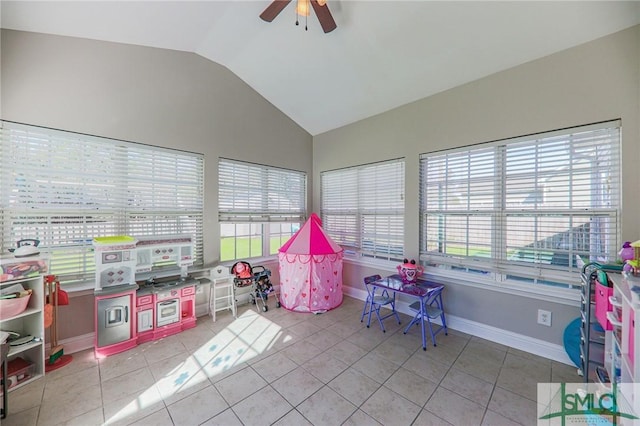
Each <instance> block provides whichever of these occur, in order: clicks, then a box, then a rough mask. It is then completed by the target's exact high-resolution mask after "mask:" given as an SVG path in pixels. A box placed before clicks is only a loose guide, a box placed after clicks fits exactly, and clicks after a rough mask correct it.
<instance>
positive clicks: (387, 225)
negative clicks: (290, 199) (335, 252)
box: [321, 160, 404, 259]
mask: <svg viewBox="0 0 640 426" xmlns="http://www.w3.org/2000/svg"><path fill="white" fill-rule="evenodd" d="M321 197H322V209H321V214H322V221H323V227H324V229H325V230H326V231H327V233H328V234H329V235H330V236H331V238H332V239H334V240H335V241H336V242H337V243H338V244H340V245H342V246H345V247H353V248H356V249H358V250H359V251H360V252H361V254H362V255H364V256H372V257H380V258H385V259H398V258H402V257H403V253H404V160H391V161H386V162H381V163H374V164H366V165H361V166H357V167H350V168H346V169H340V170H332V171H326V172H322V173H321Z"/></svg>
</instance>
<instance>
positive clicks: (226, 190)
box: [218, 158, 307, 261]
mask: <svg viewBox="0 0 640 426" xmlns="http://www.w3.org/2000/svg"><path fill="white" fill-rule="evenodd" d="M218 174H219V179H218V215H219V220H220V260H221V261H227V260H234V259H246V258H250V257H260V256H267V255H272V254H277V253H278V249H279V248H280V247H282V245H283V244H284V243H285V242H287V240H288V239H289V238H290V237H291V236H292V235H293V234H294V233H295V232H296V231H297V230H298V229H299V228H300V225H301V224H302V222H303V221H304V220H305V217H306V200H307V175H306V173H304V172H298V171H295V170H287V169H280V168H276V167H269V166H264V165H260V164H252V163H245V162H240V161H234V160H227V159H222V158H221V159H220V161H219V163H218Z"/></svg>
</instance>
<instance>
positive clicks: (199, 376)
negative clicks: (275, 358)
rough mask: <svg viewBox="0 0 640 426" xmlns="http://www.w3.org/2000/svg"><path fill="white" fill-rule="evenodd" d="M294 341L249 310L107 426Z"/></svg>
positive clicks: (132, 402) (115, 416)
mask: <svg viewBox="0 0 640 426" xmlns="http://www.w3.org/2000/svg"><path fill="white" fill-rule="evenodd" d="M291 339H292V337H291V336H288V335H286V333H284V332H283V331H282V327H280V326H279V325H278V324H276V323H274V322H273V321H270V320H268V319H266V318H265V317H263V316H262V315H260V314H258V313H256V312H254V311H246V312H245V313H243V314H242V315H240V316H239V317H238V318H237V319H235V320H234V321H233V322H232V323H231V324H229V325H228V326H227V327H226V328H224V329H222V330H221V331H219V332H218V333H217V334H216V335H215V336H213V337H212V338H211V339H210V340H209V341H207V342H206V343H205V344H204V345H202V346H200V347H199V348H198V349H196V350H195V351H194V352H193V354H191V355H189V356H188V357H187V358H186V359H185V360H183V361H182V362H180V363H179V364H178V365H176V366H175V367H174V368H173V369H172V370H171V371H169V372H168V373H167V374H166V375H165V376H164V377H162V378H161V379H160V380H158V381H156V383H155V388H149V389H147V390H145V391H144V392H142V393H141V394H139V395H138V396H137V397H136V398H135V399H134V400H132V401H131V402H130V403H129V404H127V405H126V406H124V407H122V408H121V409H120V410H119V411H118V412H117V413H116V414H115V415H113V416H111V417H110V418H109V419H108V420H107V421H106V422H105V424H113V423H115V422H119V421H121V420H123V419H125V418H128V417H131V416H134V415H135V414H136V413H137V412H139V411H143V410H145V409H147V408H150V407H152V406H153V405H155V404H157V403H159V402H161V401H162V400H163V399H164V400H166V399H168V398H170V397H171V396H173V395H176V394H179V393H180V392H185V391H187V390H191V388H193V387H195V386H202V387H205V386H207V385H208V383H207V382H208V380H209V378H211V377H214V376H216V375H219V374H222V373H225V372H227V371H229V370H230V369H231V368H233V367H235V366H238V365H240V364H242V363H243V362H247V361H249V360H250V359H252V358H254V357H256V356H258V355H261V354H263V353H264V352H266V351H268V350H269V349H271V348H272V347H273V346H274V345H275V344H276V343H278V342H281V343H286V342H288V341H290V340H291Z"/></svg>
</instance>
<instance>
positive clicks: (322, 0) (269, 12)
mask: <svg viewBox="0 0 640 426" xmlns="http://www.w3.org/2000/svg"><path fill="white" fill-rule="evenodd" d="M289 3H291V0H274V1H273V2H271V4H270V5H269V6H267V8H266V9H265V10H264V11H263V12H262V13H261V14H260V18H262V19H263V20H265V21H267V22H271V21H273V20H274V19H275V17H276V16H278V14H279V13H280V12H282V9H284V8H285V7H286V6H287V5H288V4H289ZM309 3H311V6H312V7H313V10H314V12H315V13H316V16H317V17H318V21H320V26H321V27H322V30H323V31H324V32H325V33H328V32H331V31H333V30H335V29H336V28H337V25H336V21H334V20H333V16H331V12H330V11H329V6H327V0H296V15H302V16H309ZM296 25H298V21H297V18H296Z"/></svg>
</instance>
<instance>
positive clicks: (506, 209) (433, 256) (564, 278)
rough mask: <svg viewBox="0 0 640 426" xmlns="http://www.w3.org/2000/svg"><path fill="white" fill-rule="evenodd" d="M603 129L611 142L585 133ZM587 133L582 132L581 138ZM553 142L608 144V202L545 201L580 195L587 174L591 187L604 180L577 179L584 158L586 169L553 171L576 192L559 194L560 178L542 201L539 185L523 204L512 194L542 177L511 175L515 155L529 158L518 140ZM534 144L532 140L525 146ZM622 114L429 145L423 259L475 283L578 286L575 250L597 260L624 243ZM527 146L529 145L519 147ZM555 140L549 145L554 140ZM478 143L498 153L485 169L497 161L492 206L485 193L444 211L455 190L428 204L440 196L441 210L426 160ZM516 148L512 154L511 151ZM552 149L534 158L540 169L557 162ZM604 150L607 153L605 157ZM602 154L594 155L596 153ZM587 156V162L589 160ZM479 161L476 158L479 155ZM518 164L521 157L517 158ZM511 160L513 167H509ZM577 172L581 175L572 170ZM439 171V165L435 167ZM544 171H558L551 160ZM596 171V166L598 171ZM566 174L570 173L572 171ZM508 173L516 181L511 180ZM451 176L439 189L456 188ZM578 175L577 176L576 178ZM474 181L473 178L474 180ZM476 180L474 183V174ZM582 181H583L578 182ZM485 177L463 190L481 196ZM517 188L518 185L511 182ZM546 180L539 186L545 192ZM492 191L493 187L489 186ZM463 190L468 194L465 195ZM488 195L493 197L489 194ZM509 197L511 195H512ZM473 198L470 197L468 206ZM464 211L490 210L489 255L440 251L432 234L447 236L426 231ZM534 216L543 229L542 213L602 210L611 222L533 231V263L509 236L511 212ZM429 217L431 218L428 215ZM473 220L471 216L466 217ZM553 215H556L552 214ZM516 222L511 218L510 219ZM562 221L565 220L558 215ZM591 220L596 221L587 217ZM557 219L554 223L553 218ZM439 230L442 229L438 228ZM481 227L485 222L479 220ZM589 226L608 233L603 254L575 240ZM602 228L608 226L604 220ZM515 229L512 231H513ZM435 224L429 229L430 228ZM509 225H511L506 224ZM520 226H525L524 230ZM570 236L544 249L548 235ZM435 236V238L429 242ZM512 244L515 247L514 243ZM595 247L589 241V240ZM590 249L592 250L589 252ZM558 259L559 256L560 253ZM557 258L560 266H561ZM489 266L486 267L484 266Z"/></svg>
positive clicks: (542, 288)
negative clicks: (441, 146) (541, 233)
mask: <svg viewBox="0 0 640 426" xmlns="http://www.w3.org/2000/svg"><path fill="white" fill-rule="evenodd" d="M600 133H602V134H603V135H604V136H602V138H603V140H605V139H610V141H609V142H608V145H607V144H604V145H603V144H599V143H598V141H596V142H594V141H592V140H589V139H586V138H585V137H584V136H585V135H586V136H587V137H593V138H595V139H594V140H596V139H597V138H598V137H600V136H598V134H600ZM580 138H582V139H580ZM552 143H555V144H557V146H560V144H563V143H564V144H568V145H567V146H570V147H572V151H570V152H574V150H579V149H584V150H585V152H586V150H588V149H590V150H591V151H592V152H596V151H597V150H601V152H605V151H606V152H609V154H608V156H609V157H610V158H609V160H608V161H610V162H611V164H612V169H610V170H609V169H607V170H609V172H610V173H611V175H610V176H608V181H607V182H608V183H609V189H610V194H609V196H610V197H611V198H610V199H609V200H608V201H599V202H601V203H606V202H609V204H610V206H609V207H606V206H605V207H603V206H602V205H600V206H594V207H591V208H584V206H580V207H577V206H576V207H574V208H571V209H569V208H559V207H554V208H546V207H545V204H552V203H553V202H555V203H556V204H561V202H562V198H561V197H562V196H565V195H566V197H569V199H570V200H574V201H573V202H574V203H576V201H575V200H581V198H580V197H579V195H580V194H582V192H580V191H584V188H585V186H584V184H585V181H586V182H588V184H587V186H586V188H596V187H598V185H599V184H602V182H604V178H597V179H600V180H597V179H596V181H595V182H594V181H593V179H594V178H593V177H592V178H591V180H588V179H585V180H584V181H580V182H578V179H579V173H580V172H581V171H582V172H583V171H584V169H586V167H584V166H582V169H580V168H579V167H576V168H575V169H572V171H571V172H569V171H566V172H564V174H562V173H558V172H556V173H555V175H556V176H555V179H556V180H561V179H560V178H558V177H557V176H565V180H567V182H569V183H568V185H569V186H571V185H573V186H571V188H570V189H571V190H575V193H573V192H567V193H566V194H564V195H562V194H561V195H560V196H558V193H561V191H560V188H561V184H559V183H558V182H555V187H552V188H551V189H553V191H555V192H553V191H551V192H548V191H547V194H551V196H553V197H556V198H553V199H550V200H548V202H547V203H545V199H544V198H542V197H540V192H539V189H540V188H537V187H536V189H537V191H536V193H535V194H533V193H532V194H533V195H532V194H530V195H529V196H528V197H524V199H525V201H522V202H521V203H520V204H521V205H520V206H518V205H516V203H514V199H516V198H517V197H516V196H514V194H516V192H517V191H520V192H521V194H520V197H521V198H522V197H523V196H522V191H523V188H527V185H525V184H524V183H523V182H524V181H529V180H532V181H535V182H539V181H540V180H539V179H540V177H538V176H535V177H532V176H530V175H529V176H528V175H527V174H526V173H525V174H523V175H522V176H520V177H518V179H519V180H516V179H513V176H515V175H516V173H515V172H514V170H515V166H516V159H517V160H518V161H526V160H525V159H526V157H527V155H528V154H527V155H520V156H519V157H518V155H517V149H519V148H521V151H522V152H526V150H527V149H530V150H532V149H533V146H536V151H535V152H536V153H538V152H539V151H541V147H542V148H548V149H549V150H552V149H553V146H552V145H551V144H552ZM527 146H529V148H527ZM621 146H622V144H621V121H620V120H610V121H606V122H601V123H594V124H591V125H584V126H576V127H572V128H566V129H560V130H556V131H551V132H543V133H538V134H533V135H527V136H522V137H517V138H509V139H504V140H500V141H496V142H490V143H482V144H476V145H472V146H466V147H460V148H455V149H450V150H443V151H438V152H431V153H425V154H421V156H420V182H419V192H420V207H419V216H420V259H421V262H422V263H423V264H424V265H427V266H432V267H433V268H430V269H431V271H433V273H435V274H444V275H450V276H456V277H458V278H463V277H464V279H468V280H473V281H475V282H476V283H477V282H482V283H483V284H489V285H497V286H500V287H508V288H513V289H523V290H525V291H533V292H538V293H544V292H549V291H550V290H551V291H552V292H555V291H556V290H559V292H560V293H562V291H563V289H570V290H571V289H575V288H577V287H579V283H580V279H579V272H580V268H581V266H580V264H579V261H578V260H577V259H576V255H580V256H581V260H584V261H586V262H589V261H594V260H598V261H600V262H603V261H614V260H615V259H616V256H617V250H618V248H619V242H620V240H621V235H620V233H621V230H620V215H621ZM522 147H524V148H522ZM549 147H551V148H549ZM481 150H486V151H487V152H489V151H491V150H493V152H494V153H495V154H494V155H493V157H492V158H493V161H494V162H495V164H494V165H491V164H490V163H489V162H488V161H487V162H486V170H489V169H491V168H492V166H493V168H494V170H493V172H494V173H495V174H494V176H491V177H490V178H488V180H492V179H495V178H497V182H498V183H497V184H496V187H495V190H494V191H493V196H494V200H493V201H492V202H493V203H494V208H493V209H490V208H487V209H486V210H482V206H486V205H490V204H491V201H487V200H483V201H484V203H483V202H481V201H477V202H476V205H474V207H475V208H474V209H467V210H466V211H465V210H464V208H461V209H460V211H455V210H452V211H451V212H447V209H446V208H445V207H443V206H445V205H447V204H446V203H448V201H447V200H451V195H449V196H447V195H445V196H441V198H438V196H435V197H434V196H433V195H432V196H431V204H430V205H431V206H433V201H434V200H438V199H440V205H441V210H440V211H438V210H437V209H434V208H433V207H431V208H430V207H428V204H429V203H430V201H429V191H431V193H432V194H433V190H432V189H429V188H428V187H429V186H430V185H431V187H432V188H433V187H434V182H435V180H434V179H432V183H429V182H428V181H429V178H428V177H427V175H428V173H429V168H431V169H433V168H434V167H436V164H438V162H437V161H436V160H442V161H445V158H446V159H449V160H451V159H452V158H455V157H456V156H458V157H463V156H465V155H467V154H470V153H479V152H481ZM514 153H515V154H514ZM552 154H553V152H551V151H550V152H547V153H546V155H547V157H548V158H543V157H542V156H540V157H537V158H542V160H540V161H536V164H537V165H538V166H537V168H536V170H542V169H543V165H544V164H547V165H553V164H554V161H555V162H557V161H558V158H559V157H557V158H555V159H553V158H552ZM508 155H511V161H509V160H508V158H507V156H508ZM603 158H604V157H603ZM596 159H597V157H596ZM577 161H578V160H576V159H573V158H572V159H571V163H570V164H571V165H572V166H575V165H576V164H578V163H577ZM580 161H583V163H582V164H584V160H580ZM477 163H478V164H480V163H479V162H477ZM518 166H519V164H518ZM510 167H511V169H509V168H510ZM480 168H481V167H480V166H477V165H476V166H475V167H472V168H471V169H470V170H471V171H469V172H468V173H473V172H476V173H479V170H480ZM604 169H606V167H604V166H600V168H599V169H598V171H600V170H604ZM574 172H575V174H576V175H577V176H578V177H576V178H574ZM433 173H435V172H433ZM546 173H547V178H548V179H549V180H552V179H554V176H552V175H553V173H550V172H549V170H548V167H547V170H546ZM596 173H597V172H596ZM567 176H568V177H567ZM509 179H511V182H510V181H509ZM451 180H452V178H449V180H448V181H447V184H445V186H444V187H442V189H441V193H444V194H448V193H449V192H451V190H450V189H448V188H447V187H446V185H450V182H451ZM574 181H575V182H574ZM470 182H471V180H470ZM474 183H476V182H475V181H474ZM580 185H583V186H580ZM488 187H489V186H488V185H487V186H486V187H485V188H483V187H482V186H481V185H480V186H477V187H476V188H474V191H468V193H467V196H466V198H471V197H472V195H471V194H474V196H475V197H476V198H478V199H479V198H481V197H482V195H481V194H482V190H483V189H486V188H488ZM514 188H515V189H514ZM546 189H547V188H542V191H543V192H544V191H545V190H546ZM487 192H488V191H487ZM463 198H465V197H463ZM487 198H488V197H487ZM588 198H589V197H587V196H584V195H582V199H588ZM507 201H510V203H508V202H507ZM526 202H527V203H529V202H530V203H532V204H533V206H534V207H535V208H530V209H528V210H527V209H523V208H521V207H522V205H524V203H526ZM590 202H591V203H592V204H593V203H595V202H594V201H593V199H591V201H590ZM469 205H470V204H468V203H467V206H469ZM456 214H457V215H458V216H459V217H464V215H465V214H466V215H467V218H469V217H482V214H485V215H486V217H487V218H489V220H490V225H489V227H487V228H486V232H485V234H484V235H485V238H486V236H490V238H487V239H488V240H489V242H488V243H487V244H486V245H487V246H488V247H489V250H488V251H489V253H490V257H489V258H486V257H484V258H483V257H482V256H478V255H471V254H470V252H469V251H467V252H466V254H457V255H454V254H452V253H451V252H449V253H446V252H445V253H439V251H442V250H443V248H442V247H438V248H437V249H435V250H434V249H433V245H434V241H436V242H437V240H440V243H441V244H445V243H446V237H438V238H435V239H434V238H432V237H429V236H428V235H429V234H430V235H434V233H439V234H440V235H442V234H443V233H444V232H445V231H444V230H443V229H444V228H442V227H443V226H444V222H443V221H446V220H447V218H450V217H454V216H455V215H456ZM517 216H520V217H525V218H527V217H529V218H531V217H533V218H537V219H535V222H534V223H538V224H539V227H540V228H541V229H542V228H544V226H542V225H545V223H544V220H543V218H545V217H548V218H549V219H548V223H551V224H552V225H553V224H555V223H556V222H558V221H559V219H558V218H562V217H565V218H569V219H568V220H572V219H571V218H575V221H574V222H569V223H573V224H574V225H575V224H577V223H581V222H579V220H580V217H585V216H586V217H591V218H604V219H602V220H600V221H601V222H607V221H608V225H609V226H610V227H611V229H608V228H607V229H605V230H603V231H601V232H600V233H598V234H595V233H592V231H591V228H590V227H587V228H584V227H583V228H582V229H580V227H576V226H574V225H572V226H570V227H569V228H568V229H567V231H566V232H564V233H562V232H556V234H555V235H554V238H555V240H554V239H551V238H549V239H548V241H546V242H544V241H542V240H540V239H536V240H534V241H533V243H535V244H534V246H533V249H532V250H531V251H532V252H535V255H536V256H541V257H540V258H538V260H536V263H533V262H532V263H527V262H525V261H523V260H520V261H518V260H517V258H516V257H511V258H509V257H508V256H507V253H509V244H508V241H509V239H511V241H513V240H514V237H513V235H516V231H518V227H517V226H515V227H514V225H510V224H509V219H508V218H509V217H517ZM434 218H439V219H438V221H437V222H436V223H437V226H436V228H437V229H436V232H433V225H431V227H429V226H430V223H431V224H433V223H434V222H433V220H434ZM430 220H431V222H430ZM467 220H469V219H467ZM554 221H555V222H554ZM511 223H512V224H513V223H516V222H514V221H512V222H511ZM558 223H560V222H558ZM589 223H591V222H589ZM556 226H557V225H556ZM551 228H552V226H551V225H548V224H547V233H549V232H550V231H549V229H551ZM438 229H439V230H440V231H437V230H438ZM464 229H465V228H461V232H464ZM478 229H480V228H478ZM585 229H586V232H587V233H588V235H589V236H591V235H595V236H596V237H598V238H600V239H601V241H604V240H606V239H608V240H607V241H606V243H607V244H606V249H607V250H606V251H607V252H606V253H598V255H602V256H606V257H607V258H606V259H594V258H593V256H592V255H591V253H592V252H591V250H589V252H588V253H585V252H584V250H583V251H580V250H579V249H577V248H575V245H576V244H578V243H576V241H578V240H579V237H580V235H581V234H580V232H581V230H582V231H583V232H584V231H585ZM603 229H604V228H603ZM466 230H467V231H466V235H467V237H466V238H467V240H466V241H467V244H469V235H470V233H469V232H470V231H471V230H472V228H469V225H467V227H466ZM509 230H510V231H509ZM430 231H431V232H430ZM508 231H509V232H508ZM521 232H522V233H523V234H525V233H526V231H524V230H521ZM565 234H566V236H568V239H569V241H570V244H572V245H573V246H570V247H569V248H568V249H566V250H565V249H562V248H558V249H553V250H551V249H547V248H546V247H545V245H544V244H549V243H557V242H558V241H559V240H561V238H560V237H564V236H565ZM430 241H431V242H430ZM515 248H518V247H517V246H516V247H515ZM590 248H591V246H590ZM545 250H547V251H550V250H551V251H553V255H552V256H551V257H550V258H549V259H546V258H544V255H542V254H541V253H543V252H544V251H545ZM556 255H564V256H567V258H566V259H565V260H567V265H566V266H563V265H561V262H557V263H556V264H554V258H555V256H556ZM589 255H591V256H592V257H591V258H589V257H588V256H589ZM558 259H560V256H558ZM558 265H560V266H558ZM480 271H484V272H480Z"/></svg>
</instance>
